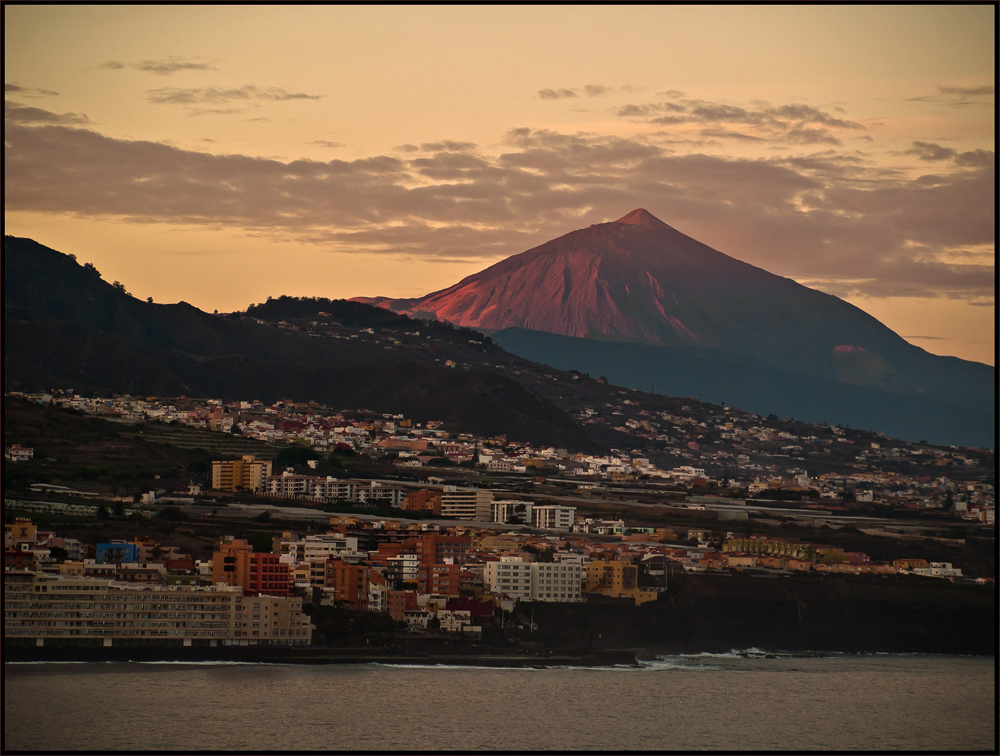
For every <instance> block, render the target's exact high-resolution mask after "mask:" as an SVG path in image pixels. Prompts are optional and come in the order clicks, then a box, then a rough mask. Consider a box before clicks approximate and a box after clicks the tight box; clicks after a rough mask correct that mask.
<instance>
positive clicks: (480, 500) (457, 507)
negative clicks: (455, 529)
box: [441, 486, 493, 522]
mask: <svg viewBox="0 0 1000 756" xmlns="http://www.w3.org/2000/svg"><path fill="white" fill-rule="evenodd" d="M492 503H493V492H492V491H481V490H479V489H477V488H458V487H456V486H445V487H444V491H442V492H441V516H442V517H450V518H451V519H454V520H476V521H478V522H490V515H491V514H492V512H491V511H490V509H491V505H492Z"/></svg>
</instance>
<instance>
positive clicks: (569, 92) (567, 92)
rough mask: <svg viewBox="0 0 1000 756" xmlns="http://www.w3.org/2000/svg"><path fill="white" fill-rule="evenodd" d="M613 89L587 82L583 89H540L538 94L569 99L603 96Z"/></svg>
mask: <svg viewBox="0 0 1000 756" xmlns="http://www.w3.org/2000/svg"><path fill="white" fill-rule="evenodd" d="M623 89H624V87H623ZM611 91H612V88H611V87H606V86H604V85H603V84H586V85H584V87H583V88H582V89H540V90H539V91H538V96H539V97H540V98H542V99H543V100H567V99H572V98H574V97H580V96H581V94H582V95H583V96H584V97H601V96H603V95H606V94H608V93H609V92H611Z"/></svg>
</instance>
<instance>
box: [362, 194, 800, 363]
mask: <svg viewBox="0 0 1000 756" xmlns="http://www.w3.org/2000/svg"><path fill="white" fill-rule="evenodd" d="M794 287H798V284H796V283H794V282H792V281H789V280H787V279H783V278H780V277H778V276H773V275H771V274H770V273H767V272H766V271H763V270H761V269H759V268H755V267H753V266H752V265H748V264H746V263H743V262H740V261H739V260H735V259H733V258H731V257H728V256H727V255H724V254H722V253H721V252H717V251H715V250H714V249H712V248H710V247H708V246H706V245H704V244H702V243H701V242H698V241H696V240H694V239H692V238H691V237H689V236H686V235H684V234H682V233H681V232H680V231H677V230H676V229H674V228H671V227H670V226H668V225H667V224H666V223H664V222H663V221H661V220H660V219H659V218H656V217H655V216H654V215H652V214H651V213H650V212H649V211H647V210H644V209H641V208H639V209H636V210H633V211H632V212H630V213H629V214H628V215H626V216H624V217H623V218H620V219H619V220H617V221H614V222H611V223H599V224H596V225H593V226H590V227H589V228H585V229H580V230H577V231H572V232H570V233H568V234H566V235H565V236H560V237H559V238H558V239H553V240H552V241H550V242H546V243H545V244H542V245H541V246H539V247H535V248H534V249H529V250H528V251H527V252H522V253H521V254H519V255H514V256H513V257H509V258H507V259H506V260H503V261H501V262H499V263H497V264H495V265H492V266H490V267H489V268H486V269H485V270H483V271H481V272H479V273H476V274H475V275H472V276H469V277H468V278H466V279H464V280H462V281H460V282H458V283H457V284H455V285H454V286H450V287H448V288H447V289H443V290H441V291H437V292H434V293H432V294H428V295H427V296H425V297H421V298H418V299H402V300H388V299H384V298H375V299H363V298H359V299H360V301H368V302H370V303H372V304H378V305H381V306H382V307H387V308H388V309H391V310H394V311H397V312H407V313H410V314H414V315H419V316H422V317H433V318H436V319H439V320H446V321H448V322H450V323H454V324H455V325H462V326H467V327H471V328H480V329H487V330H493V331H497V330H502V329H504V328H528V329H531V330H537V331H545V332H548V333H558V334H562V335H565V336H578V337H585V338H598V339H612V340H625V341H641V342H645V343H649V344H682V343H683V344H692V343H696V344H699V345H703V346H721V345H723V344H725V343H728V341H730V339H728V338H724V337H722V335H721V330H722V329H723V328H727V327H728V323H726V322H723V321H728V317H727V316H728V315H729V313H721V315H722V316H723V317H722V320H720V317H719V316H718V315H715V314H713V313H712V312H711V310H712V308H713V307H714V306H715V304H713V302H715V301H717V300H718V297H719V296H720V295H722V296H730V297H731V296H733V295H735V296H737V297H740V296H741V295H743V294H745V293H746V292H748V291H759V292H768V293H773V292H774V291H775V290H782V291H784V290H789V289H791V288H794ZM800 288H801V287H800ZM709 300H712V301H709ZM706 304H708V305H710V306H709V307H707V308H706V307H705V305H706ZM740 305H742V302H741V303H740Z"/></svg>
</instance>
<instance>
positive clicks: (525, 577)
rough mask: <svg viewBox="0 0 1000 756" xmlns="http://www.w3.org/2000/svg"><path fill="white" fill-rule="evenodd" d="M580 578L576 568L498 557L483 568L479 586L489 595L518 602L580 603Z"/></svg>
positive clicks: (581, 570)
mask: <svg viewBox="0 0 1000 756" xmlns="http://www.w3.org/2000/svg"><path fill="white" fill-rule="evenodd" d="M582 576H583V568H582V566H581V565H579V564H568V563H556V562H551V563H549V562H525V561H524V559H523V558H522V557H501V558H500V561H499V562H487V563H486V565H485V567H484V568H483V583H484V585H485V586H486V588H487V589H488V590H489V591H490V592H491V593H495V594H499V595H503V596H508V597H510V598H512V599H520V600H521V601H558V602H565V601H580V600H582V596H581V583H582Z"/></svg>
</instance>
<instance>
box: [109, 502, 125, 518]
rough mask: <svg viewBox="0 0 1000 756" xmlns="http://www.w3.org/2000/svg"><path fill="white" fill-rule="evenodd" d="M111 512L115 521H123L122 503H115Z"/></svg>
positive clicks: (123, 505)
mask: <svg viewBox="0 0 1000 756" xmlns="http://www.w3.org/2000/svg"><path fill="white" fill-rule="evenodd" d="M111 511H112V512H113V513H114V515H115V519H116V520H123V519H125V504H123V503H122V502H120V501H118V502H115V505H114V507H112V510H111Z"/></svg>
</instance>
